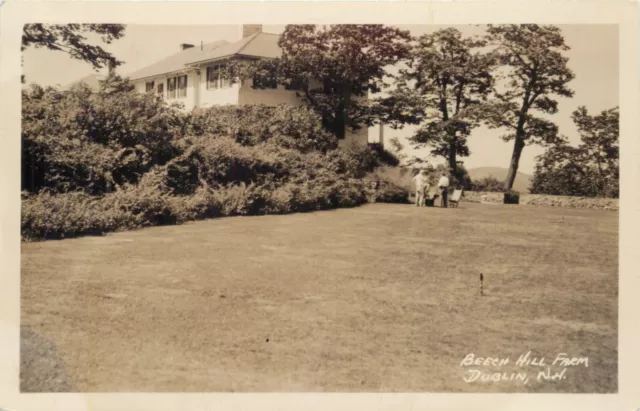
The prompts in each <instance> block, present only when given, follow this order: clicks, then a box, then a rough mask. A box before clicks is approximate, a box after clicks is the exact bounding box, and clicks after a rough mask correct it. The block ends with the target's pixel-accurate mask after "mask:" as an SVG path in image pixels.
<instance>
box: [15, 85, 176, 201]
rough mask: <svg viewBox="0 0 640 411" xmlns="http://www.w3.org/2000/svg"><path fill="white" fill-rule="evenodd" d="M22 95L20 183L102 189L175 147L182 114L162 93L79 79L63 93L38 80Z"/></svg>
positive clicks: (33, 187)
mask: <svg viewBox="0 0 640 411" xmlns="http://www.w3.org/2000/svg"><path fill="white" fill-rule="evenodd" d="M123 87H124V86H123ZM22 97H23V105H22V147H23V148H22V157H23V189H26V190H29V191H31V192H37V191H39V190H40V189H42V188H45V187H46V188H49V189H50V190H53V192H68V191H76V190H83V191H87V192H88V193H90V194H94V195H101V194H104V193H106V192H109V191H113V190H115V188H116V187H117V186H119V185H123V184H128V183H136V182H138V180H139V179H140V177H141V176H142V175H143V174H144V173H146V172H147V171H149V170H150V169H151V168H152V167H153V166H154V165H157V164H164V163H166V162H167V161H168V160H169V159H170V158H171V157H173V156H174V154H175V153H174V147H173V145H172V141H173V140H174V137H175V136H177V135H179V134H180V130H181V127H182V126H181V124H182V122H183V115H182V114H181V113H180V112H179V111H178V110H176V109H175V108H174V107H171V106H168V105H167V104H166V103H165V102H164V101H163V100H162V99H161V98H159V97H157V96H154V95H151V94H140V93H137V92H135V91H133V90H132V89H131V87H128V88H127V87H124V88H122V89H121V91H119V92H117V93H116V92H111V91H110V89H109V90H107V89H103V90H102V91H100V92H98V93H92V92H91V91H90V90H89V89H88V88H87V87H86V86H84V85H79V86H76V87H74V88H72V89H71V90H70V91H69V92H65V93H61V92H59V91H57V90H55V89H53V88H47V89H43V88H41V87H38V86H33V87H32V88H31V89H30V90H27V91H25V92H23V96H22Z"/></svg>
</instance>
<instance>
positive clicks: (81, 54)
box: [21, 23, 125, 83]
mask: <svg viewBox="0 0 640 411" xmlns="http://www.w3.org/2000/svg"><path fill="white" fill-rule="evenodd" d="M124 32H125V26H124V25H122V24H42V23H32V24H25V25H24V27H23V28H22V45H21V49H22V51H25V50H26V49H28V48H30V47H33V48H46V49H49V50H54V51H61V52H64V53H67V54H68V55H69V56H71V57H72V58H74V59H76V60H82V61H85V62H87V63H89V64H91V65H92V66H93V68H94V69H96V70H98V69H101V68H104V67H117V66H119V65H120V64H122V61H120V60H118V59H117V58H116V57H114V56H113V55H112V54H111V53H109V52H108V51H106V50H105V49H103V48H102V47H101V46H99V45H95V44H91V43H90V42H89V41H88V39H87V35H91V34H92V33H93V34H95V35H97V36H99V38H100V41H102V42H103V43H105V44H111V42H113V41H114V40H118V39H120V38H122V37H123V36H124ZM21 79H22V82H23V83H24V82H25V77H24V76H22V77H21Z"/></svg>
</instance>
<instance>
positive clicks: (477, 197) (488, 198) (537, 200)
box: [462, 191, 618, 211]
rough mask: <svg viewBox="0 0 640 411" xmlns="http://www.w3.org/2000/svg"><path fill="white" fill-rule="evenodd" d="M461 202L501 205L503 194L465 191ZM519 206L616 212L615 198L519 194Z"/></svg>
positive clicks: (616, 203)
mask: <svg viewBox="0 0 640 411" xmlns="http://www.w3.org/2000/svg"><path fill="white" fill-rule="evenodd" d="M462 201H469V202H474V203H489V204H502V202H503V193H489V192H480V191H465V192H464V193H463V196H462ZM520 204H521V205H539V206H550V207H566V208H595V209H600V210H614V211H617V210H618V199H617V198H591V197H570V196H552V195H545V194H520Z"/></svg>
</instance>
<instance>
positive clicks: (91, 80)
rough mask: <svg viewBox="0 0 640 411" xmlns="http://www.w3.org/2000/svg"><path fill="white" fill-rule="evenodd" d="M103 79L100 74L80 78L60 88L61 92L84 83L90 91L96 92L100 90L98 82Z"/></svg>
mask: <svg viewBox="0 0 640 411" xmlns="http://www.w3.org/2000/svg"><path fill="white" fill-rule="evenodd" d="M105 78H106V76H103V75H102V74H97V73H95V74H89V75H88V76H85V77H82V78H81V79H80V80H76V81H74V82H73V83H69V84H67V85H66V86H64V87H62V89H61V91H69V90H71V88H72V87H73V86H75V85H76V84H80V83H84V84H85V85H86V86H87V87H89V88H90V89H91V91H93V92H97V91H98V90H100V82H101V81H103V80H104V79H105Z"/></svg>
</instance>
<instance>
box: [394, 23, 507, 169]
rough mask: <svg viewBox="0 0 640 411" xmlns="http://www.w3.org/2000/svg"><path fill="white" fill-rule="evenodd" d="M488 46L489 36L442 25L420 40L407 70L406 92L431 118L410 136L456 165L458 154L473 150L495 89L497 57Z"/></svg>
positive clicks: (403, 82) (403, 78)
mask: <svg viewBox="0 0 640 411" xmlns="http://www.w3.org/2000/svg"><path fill="white" fill-rule="evenodd" d="M485 46H486V40H483V39H480V38H477V37H471V38H463V37H462V34H461V33H460V31H459V30H457V29H455V28H446V29H441V30H438V31H436V32H435V33H432V34H425V35H423V36H421V37H420V38H419V39H418V42H417V44H416V45H415V47H414V48H413V59H412V62H411V63H410V68H409V69H406V70H402V71H401V81H400V84H399V86H400V87H399V89H400V92H401V93H408V96H411V95H412V96H413V97H412V98H413V99H414V101H416V102H419V103H420V104H419V105H421V106H422V107H424V109H423V110H424V112H423V113H422V115H423V117H424V118H425V119H426V122H424V123H423V124H422V125H421V127H420V128H419V129H418V130H417V131H416V133H415V134H414V135H413V136H412V137H411V138H410V141H411V142H413V143H415V144H416V145H417V146H422V145H429V146H430V147H432V148H433V149H432V151H431V153H432V155H435V156H441V157H444V158H445V159H447V161H448V163H449V167H450V168H451V169H452V170H455V169H456V168H457V164H456V160H457V157H458V156H468V155H469V148H468V146H467V138H468V137H469V135H470V134H471V131H472V130H473V129H474V128H476V127H477V126H478V125H479V124H480V122H479V120H480V119H481V118H482V116H481V113H483V110H481V109H480V108H479V106H480V107H481V106H482V104H483V103H484V102H485V101H486V100H487V97H488V96H489V94H490V93H491V91H492V90H493V85H494V79H493V75H492V70H493V69H494V66H495V59H494V56H493V54H491V53H486V52H484V51H482V49H483V48H485ZM408 98H409V97H408Z"/></svg>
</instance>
